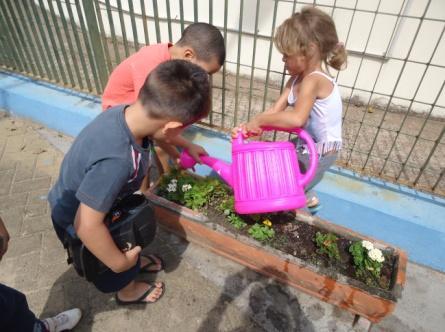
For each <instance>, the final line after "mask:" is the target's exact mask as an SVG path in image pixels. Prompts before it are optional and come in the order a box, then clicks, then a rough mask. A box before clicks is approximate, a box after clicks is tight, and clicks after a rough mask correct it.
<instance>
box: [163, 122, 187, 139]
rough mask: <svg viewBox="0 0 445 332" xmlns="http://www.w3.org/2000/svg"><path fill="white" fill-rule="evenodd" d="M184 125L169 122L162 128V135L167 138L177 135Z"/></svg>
mask: <svg viewBox="0 0 445 332" xmlns="http://www.w3.org/2000/svg"><path fill="white" fill-rule="evenodd" d="M183 126H184V124H183V123H182V122H179V121H169V122H167V123H166V124H165V125H164V127H163V128H162V133H163V134H164V135H165V136H166V137H168V136H174V135H176V134H177V132H178V130H179V129H182V128H183Z"/></svg>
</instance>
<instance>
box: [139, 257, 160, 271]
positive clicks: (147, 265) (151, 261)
mask: <svg viewBox="0 0 445 332" xmlns="http://www.w3.org/2000/svg"><path fill="white" fill-rule="evenodd" d="M141 256H142V257H145V258H146V259H148V260H149V261H150V262H149V263H147V264H145V265H144V266H143V267H141V269H140V270H139V273H158V272H161V271H162V270H164V267H165V265H164V261H163V259H162V258H161V257H159V256H158V255H155V254H149V255H141ZM153 257H155V258H156V259H158V260H159V262H160V263H161V266H160V267H159V269H158V270H148V268H149V267H150V266H153V265H157V263H156V261H155V260H154V259H153Z"/></svg>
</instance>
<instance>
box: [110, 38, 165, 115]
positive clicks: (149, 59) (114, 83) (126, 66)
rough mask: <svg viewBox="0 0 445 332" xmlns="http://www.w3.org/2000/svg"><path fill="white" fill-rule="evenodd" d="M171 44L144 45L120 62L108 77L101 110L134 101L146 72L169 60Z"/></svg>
mask: <svg viewBox="0 0 445 332" xmlns="http://www.w3.org/2000/svg"><path fill="white" fill-rule="evenodd" d="M171 45H172V44H155V45H150V46H144V47H143V48H141V49H140V50H139V51H138V52H136V53H135V54H133V55H132V56H130V57H129V58H127V59H125V60H124V61H123V62H121V63H120V64H119V65H118V66H117V67H116V68H115V69H114V70H113V72H112V73H111V75H110V77H109V78H108V83H107V86H106V87H105V89H104V93H103V95H102V110H103V111H105V110H107V109H108V108H110V107H113V106H116V105H121V104H132V103H134V102H135V101H136V100H137V98H138V95H139V90H140V89H141V88H142V86H143V85H144V82H145V79H146V78H147V76H148V74H150V72H151V71H152V70H153V69H155V68H156V67H157V66H158V65H159V64H161V63H162V62H164V61H167V60H170V59H171V57H170V53H169V51H168V49H169V47H170V46H171Z"/></svg>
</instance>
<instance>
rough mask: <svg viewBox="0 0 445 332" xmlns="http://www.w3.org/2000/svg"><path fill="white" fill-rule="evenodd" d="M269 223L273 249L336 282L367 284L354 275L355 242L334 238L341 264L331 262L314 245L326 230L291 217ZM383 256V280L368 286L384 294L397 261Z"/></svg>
mask: <svg viewBox="0 0 445 332" xmlns="http://www.w3.org/2000/svg"><path fill="white" fill-rule="evenodd" d="M201 212H202V213H204V214H205V215H206V216H207V217H208V218H209V219H210V220H211V221H212V222H215V223H217V224H220V225H222V226H224V227H225V228H227V229H229V230H231V231H232V232H234V233H235V234H236V233H238V234H243V235H245V236H249V234H248V233H247V229H248V227H246V228H244V229H241V230H240V229H236V228H235V227H233V226H232V225H231V224H230V223H229V222H228V221H226V219H225V216H224V215H223V214H221V213H219V212H217V211H215V210H214V209H212V208H211V207H208V208H207V209H205V210H204V211H201ZM243 219H244V221H245V222H246V223H247V224H249V225H253V224H254V223H255V221H254V220H253V219H251V218H250V217H248V216H245V217H243ZM269 219H270V220H271V221H272V227H273V229H274V231H275V237H274V238H273V239H272V240H268V241H266V242H265V243H266V244H268V245H270V246H271V247H272V248H275V249H278V250H280V251H283V252H285V253H287V254H290V255H292V256H295V257H298V258H300V259H302V260H304V261H308V262H310V263H312V264H315V265H317V266H320V267H323V268H324V272H325V273H326V274H327V275H329V276H331V277H333V278H336V277H337V276H338V274H339V273H340V274H342V275H345V276H347V277H350V278H353V279H356V280H359V281H361V282H365V283H366V281H365V280H360V279H358V278H357V277H356V275H355V268H354V263H353V259H352V255H351V254H350V253H349V251H348V249H349V246H350V245H351V244H352V243H353V241H351V240H350V239H345V238H342V237H341V236H340V235H338V234H335V235H336V236H337V237H338V240H337V246H338V249H339V252H340V260H335V259H330V258H329V257H328V256H327V255H324V254H320V253H318V247H317V246H316V244H315V241H314V239H315V234H316V233H317V232H321V233H327V231H326V230H324V229H321V228H318V227H316V226H312V225H309V224H307V223H305V222H301V221H298V220H296V219H295V215H293V214H291V213H277V214H272V215H269ZM383 255H384V257H385V262H384V263H383V267H382V270H381V277H380V280H375V279H373V278H371V277H369V278H368V282H367V285H368V286H371V287H377V288H381V289H383V290H389V289H391V286H392V282H391V281H392V278H393V274H394V273H393V272H394V269H395V263H396V257H395V256H394V255H393V254H392V253H391V252H388V251H386V252H385V251H383Z"/></svg>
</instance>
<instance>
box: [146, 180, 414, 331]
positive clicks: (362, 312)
mask: <svg viewBox="0 0 445 332" xmlns="http://www.w3.org/2000/svg"><path fill="white" fill-rule="evenodd" d="M153 192H155V188H153V189H151V191H149V192H147V193H146V195H147V197H148V199H149V200H150V201H152V202H153V205H154V208H155V213H156V216H157V218H158V222H159V224H160V225H161V226H163V227H165V228H167V229H168V230H170V231H171V232H173V233H175V234H177V235H179V236H181V237H183V238H185V239H186V240H188V241H189V242H193V243H196V244H199V245H201V246H203V247H205V248H208V249H210V250H211V251H213V252H215V253H217V254H219V255H222V256H224V257H227V258H229V259H231V260H233V261H235V262H238V263H240V264H242V265H244V266H247V267H249V268H250V269H252V270H255V271H257V272H259V273H261V274H264V275H266V276H268V277H272V278H275V279H277V280H279V281H281V282H283V283H285V284H287V285H290V286H292V287H295V288H297V289H299V290H301V291H303V292H305V293H308V294H310V295H313V296H315V297H317V298H319V299H321V300H323V301H325V302H328V303H331V304H334V305H337V306H339V307H341V308H343V309H346V310H348V311H350V312H352V313H354V314H356V315H359V316H361V317H364V318H366V319H368V320H369V321H371V322H373V323H376V322H379V321H380V320H381V319H383V318H384V317H385V316H387V315H389V314H390V313H392V312H393V310H394V308H395V305H396V302H397V299H398V298H400V296H401V291H402V289H403V285H404V283H405V271H406V263H407V256H406V254H405V252H403V251H401V250H399V249H397V248H394V247H391V246H389V245H388V244H385V243H382V242H380V241H376V240H374V239H369V238H367V237H364V236H362V235H360V234H357V233H354V232H352V231H350V230H349V229H347V228H344V227H341V226H338V225H335V224H332V223H330V222H327V221H324V220H321V219H319V218H316V217H313V216H311V215H307V214H301V215H297V217H296V219H297V220H299V221H301V222H306V223H309V224H311V225H314V226H317V227H319V228H321V229H325V230H326V231H327V232H333V233H336V234H338V235H340V236H343V237H345V238H347V239H354V240H357V239H359V240H361V239H363V240H364V239H367V240H370V241H372V242H373V243H374V245H375V247H377V248H379V249H384V250H388V249H389V250H392V251H393V253H394V254H395V256H396V257H397V259H396V263H395V271H396V272H395V273H394V275H393V278H392V282H391V285H392V286H391V289H390V291H384V290H377V289H373V293H374V294H372V293H371V292H370V291H369V287H368V286H366V285H364V284H363V283H361V282H359V281H357V280H355V279H352V278H349V277H346V276H343V275H340V276H337V277H336V279H333V278H332V277H329V276H328V275H327V274H326V273H323V268H321V267H318V266H315V265H312V264H311V263H309V262H306V261H303V260H301V259H299V258H296V257H294V256H291V255H288V254H286V253H283V252H281V251H279V250H276V249H274V248H271V247H269V246H266V245H263V244H261V243H259V242H257V241H255V240H253V239H251V238H248V237H246V236H243V235H237V234H233V233H231V232H229V231H228V230H227V229H225V228H223V227H222V226H220V225H218V224H216V223H212V222H211V221H210V220H209V219H208V218H207V217H206V216H204V215H203V214H200V213H197V212H195V211H192V210H190V209H188V208H186V207H184V206H180V205H178V204H175V203H173V202H170V201H168V200H166V199H164V198H162V197H159V196H157V195H155V194H154V193H153ZM376 294H377V295H376Z"/></svg>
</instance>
